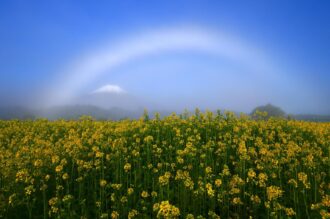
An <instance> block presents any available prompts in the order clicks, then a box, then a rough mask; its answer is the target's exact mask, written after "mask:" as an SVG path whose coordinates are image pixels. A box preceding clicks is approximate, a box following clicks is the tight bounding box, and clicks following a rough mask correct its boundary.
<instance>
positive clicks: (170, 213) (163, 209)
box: [157, 201, 180, 218]
mask: <svg viewBox="0 0 330 219" xmlns="http://www.w3.org/2000/svg"><path fill="white" fill-rule="evenodd" d="M179 216H180V210H179V208H177V207H175V206H174V205H171V204H170V203H169V201H162V202H161V203H160V205H159V210H158V213H157V218H178V217H179Z"/></svg>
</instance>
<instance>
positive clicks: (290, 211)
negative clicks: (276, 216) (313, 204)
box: [285, 208, 296, 217]
mask: <svg viewBox="0 0 330 219" xmlns="http://www.w3.org/2000/svg"><path fill="white" fill-rule="evenodd" d="M285 214H286V215H287V216H289V217H290V216H294V215H296V212H295V211H294V210H293V209H292V208H285Z"/></svg>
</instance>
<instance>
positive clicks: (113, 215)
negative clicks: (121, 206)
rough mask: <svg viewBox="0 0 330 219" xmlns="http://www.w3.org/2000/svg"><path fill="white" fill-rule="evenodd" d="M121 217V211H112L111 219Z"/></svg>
mask: <svg viewBox="0 0 330 219" xmlns="http://www.w3.org/2000/svg"><path fill="white" fill-rule="evenodd" d="M117 218H119V213H118V212H117V211H113V212H111V219H117Z"/></svg>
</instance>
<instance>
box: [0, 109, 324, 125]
mask: <svg viewBox="0 0 330 219" xmlns="http://www.w3.org/2000/svg"><path fill="white" fill-rule="evenodd" d="M143 111H144V109H143V108H142V107H141V108H138V109H135V110H127V109H124V108H120V107H112V108H110V109H105V108H102V107H98V106H94V105H67V106H57V107H51V108H47V109H42V110H40V109H39V110H36V109H34V110H33V109H28V108H25V107H21V106H11V107H0V119H2V120H10V119H20V120H25V119H37V118H47V119H50V120H55V119H66V120H76V119H79V118H80V117H81V116H84V115H87V116H92V117H93V118H95V119H97V120H121V119H125V118H130V119H138V118H140V117H141V116H142V115H143ZM202 111H203V110H202ZM156 112H159V113H160V115H161V116H162V117H164V116H168V115H170V114H171V113H172V112H174V111H168V110H154V111H149V115H150V117H151V118H152V117H153V115H154V114H155V113H156ZM221 112H224V110H221ZM177 113H184V111H181V112H177ZM214 113H216V112H214ZM191 114H194V112H193V111H192V112H190V113H189V115H191ZM235 115H236V116H238V115H239V113H238V112H236V113H235ZM284 118H290V119H295V120H304V121H314V122H330V115H311V114H297V115H288V116H287V115H286V116H285V117H284Z"/></svg>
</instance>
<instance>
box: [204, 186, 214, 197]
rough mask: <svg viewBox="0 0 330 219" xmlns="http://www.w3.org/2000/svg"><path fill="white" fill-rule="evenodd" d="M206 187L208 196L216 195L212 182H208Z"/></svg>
mask: <svg viewBox="0 0 330 219" xmlns="http://www.w3.org/2000/svg"><path fill="white" fill-rule="evenodd" d="M205 188H206V191H207V194H208V196H210V197H211V198H212V197H214V190H213V188H212V184H211V183H206V185H205Z"/></svg>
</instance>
